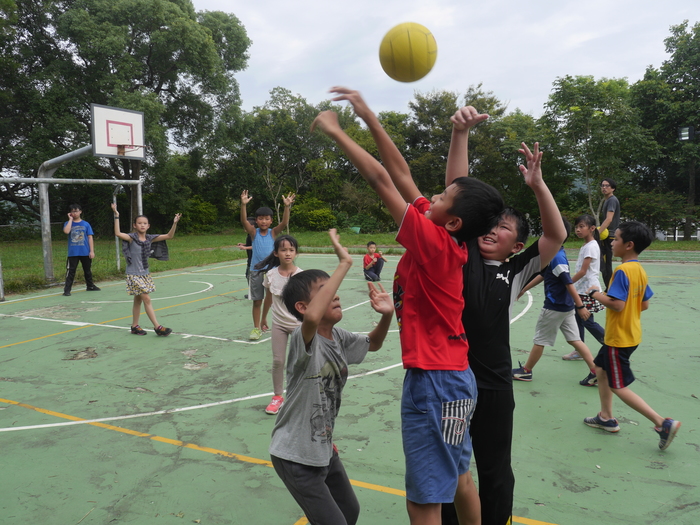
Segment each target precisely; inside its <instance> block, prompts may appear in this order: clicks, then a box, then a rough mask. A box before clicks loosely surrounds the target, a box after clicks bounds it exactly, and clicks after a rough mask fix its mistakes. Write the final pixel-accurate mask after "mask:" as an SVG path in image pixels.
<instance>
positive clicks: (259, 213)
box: [255, 206, 273, 218]
mask: <svg viewBox="0 0 700 525" xmlns="http://www.w3.org/2000/svg"><path fill="white" fill-rule="evenodd" d="M272 215H273V212H272V210H271V209H270V208H268V207H267V206H263V207H262V208H258V209H257V210H255V217H256V218H257V217H265V216H270V217H272Z"/></svg>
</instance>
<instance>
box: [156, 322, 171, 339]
mask: <svg viewBox="0 0 700 525" xmlns="http://www.w3.org/2000/svg"><path fill="white" fill-rule="evenodd" d="M155 331H156V335H162V336H163V337H165V336H166V335H170V334H171V333H172V329H170V328H166V327H164V326H163V325H160V326H159V327H158V328H156V329H155Z"/></svg>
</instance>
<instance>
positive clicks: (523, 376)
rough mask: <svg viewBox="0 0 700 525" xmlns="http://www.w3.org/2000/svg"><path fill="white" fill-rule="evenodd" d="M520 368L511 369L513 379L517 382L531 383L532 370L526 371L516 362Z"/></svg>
mask: <svg viewBox="0 0 700 525" xmlns="http://www.w3.org/2000/svg"><path fill="white" fill-rule="evenodd" d="M518 365H519V366H520V368H514V369H513V379H515V380H517V381H532V370H527V369H526V368H525V367H524V366H523V364H522V363H521V362H520V361H518Z"/></svg>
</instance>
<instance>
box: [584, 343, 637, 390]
mask: <svg viewBox="0 0 700 525" xmlns="http://www.w3.org/2000/svg"><path fill="white" fill-rule="evenodd" d="M637 346H638V345H637ZM637 346H628V347H626V348H617V347H615V346H608V345H603V346H602V347H601V349H600V352H598V355H597V356H596V358H595V359H594V360H593V363H595V365H596V366H599V367H600V368H602V369H603V370H605V372H606V373H607V374H608V385H610V388H625V387H626V386H630V385H631V384H632V383H633V382H634V374H633V373H632V369H631V368H630V357H631V356H632V352H634V351H635V350H636V349H637Z"/></svg>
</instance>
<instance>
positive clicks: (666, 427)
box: [654, 418, 681, 450]
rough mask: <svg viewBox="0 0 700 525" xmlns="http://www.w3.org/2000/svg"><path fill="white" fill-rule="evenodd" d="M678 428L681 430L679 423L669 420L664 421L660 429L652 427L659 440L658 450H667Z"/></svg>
mask: <svg viewBox="0 0 700 525" xmlns="http://www.w3.org/2000/svg"><path fill="white" fill-rule="evenodd" d="M679 428H681V422H680V421H676V420H674V419H671V418H666V419H664V422H663V424H662V425H661V428H658V427H654V430H656V433H657V434H658V435H659V438H660V439H659V448H660V449H661V450H666V449H667V448H668V446H669V445H670V444H671V441H673V438H674V437H676V433H677V432H678V429H679Z"/></svg>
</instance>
